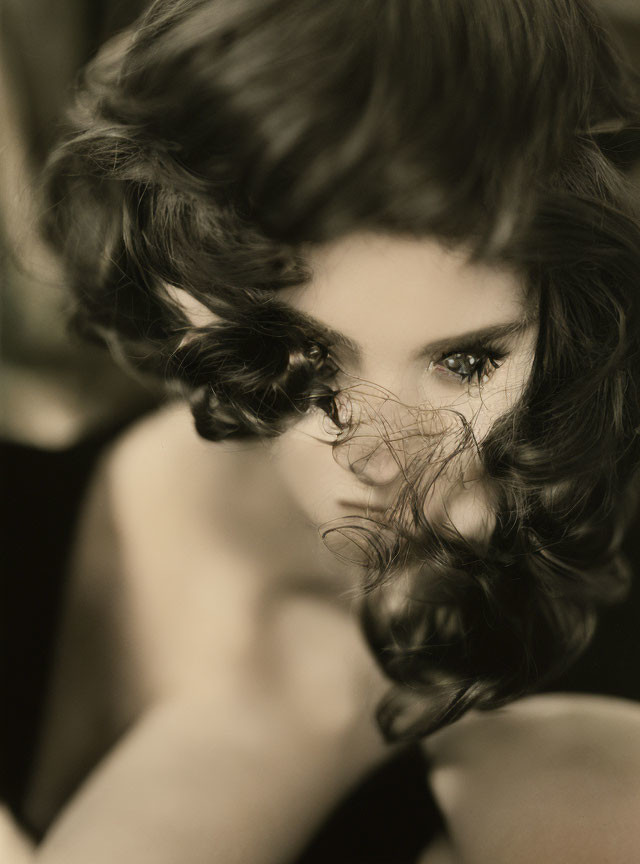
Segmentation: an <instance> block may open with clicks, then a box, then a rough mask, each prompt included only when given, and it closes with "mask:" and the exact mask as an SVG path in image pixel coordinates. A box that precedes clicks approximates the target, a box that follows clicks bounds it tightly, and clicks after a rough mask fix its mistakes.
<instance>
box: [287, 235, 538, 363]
mask: <svg viewBox="0 0 640 864" xmlns="http://www.w3.org/2000/svg"><path fill="white" fill-rule="evenodd" d="M308 260H309V263H310V265H311V270H312V274H313V275H312V278H311V281H310V282H309V283H308V284H306V285H304V286H301V287H299V288H292V289H285V290H283V291H282V292H279V296H280V297H282V299H283V300H285V301H286V302H288V303H289V304H291V305H292V306H294V307H295V308H296V309H298V310H299V311H301V312H304V313H306V314H308V315H311V316H313V317H315V318H317V319H318V320H319V321H321V322H322V323H323V324H325V325H327V326H328V327H330V328H332V329H334V330H336V331H338V332H340V333H341V334H343V335H344V336H346V337H348V338H350V339H351V340H352V341H354V342H355V343H357V344H358V345H360V346H361V347H362V349H363V350H364V351H365V352H366V351H367V350H368V349H369V350H384V351H387V352H393V353H399V354H401V353H406V352H410V353H411V352H413V351H415V350H417V349H418V348H420V347H421V346H423V345H425V344H428V343H430V342H436V341H440V340H442V339H443V338H447V337H448V336H450V335H451V336H455V335H456V334H462V333H465V332H469V331H472V330H480V329H483V328H485V327H491V326H494V325H496V324H502V323H507V322H513V321H518V320H521V319H522V318H523V317H524V316H525V311H526V302H525V290H524V283H523V280H522V279H521V278H520V277H519V276H518V275H516V274H515V273H513V272H512V271H509V270H507V269H506V268H505V269H500V268H497V267H490V266H488V265H483V264H479V263H475V262H474V263H471V262H469V261H468V260H467V256H466V255H465V253H464V252H463V251H461V250H453V249H450V248H448V247H445V246H443V245H442V244H440V243H438V242H437V241H435V240H432V239H423V238H414V237H401V236H393V235H379V234H354V235H349V236H347V237H343V238H340V239H339V240H336V241H333V242H331V243H328V244H324V245H319V246H315V247H312V248H311V249H310V250H309V252H308Z"/></svg>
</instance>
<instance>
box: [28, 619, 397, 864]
mask: <svg viewBox="0 0 640 864" xmlns="http://www.w3.org/2000/svg"><path fill="white" fill-rule="evenodd" d="M312 611H313V614H312ZM291 612H292V614H291V615H288V616H286V617H287V621H286V624H287V627H289V628H291V627H293V630H294V631H295V630H297V627H298V626H300V625H301V624H305V626H306V629H307V633H308V634H309V632H310V629H311V619H313V621H314V622H315V624H314V626H315V628H316V629H315V634H314V638H313V639H311V643H313V641H314V639H315V638H317V639H319V640H320V639H321V641H322V642H323V644H324V645H325V648H326V646H327V644H329V645H331V644H332V643H333V646H334V647H337V648H339V649H340V648H341V649H342V658H343V659H342V662H343V665H346V667H347V668H351V669H353V666H351V665H350V664H349V662H348V658H349V653H348V652H349V651H352V652H353V651H356V652H360V651H361V650H362V658H361V659H362V660H364V659H365V653H364V652H365V649H364V646H359V644H357V642H356V640H355V639H354V634H357V631H356V630H355V628H353V622H350V624H349V627H348V628H347V627H346V626H345V629H344V630H341V627H342V626H343V622H342V618H337V619H336V618H335V617H334V613H333V612H331V613H327V614H328V615H329V617H328V619H327V620H324V619H322V620H320V621H319V620H318V617H317V615H316V612H317V610H316V608H315V606H314V607H313V610H310V609H309V608H308V607H307V606H306V605H305V604H302V608H297V609H293V610H291ZM292 619H293V620H295V622H296V625H295V626H293V624H292ZM285 629H286V628H285V627H284V624H283V625H282V626H281V627H280V628H279V631H280V633H281V634H283V631H284V630H285ZM341 633H342V635H341ZM330 636H331V637H332V639H331V641H328V639H329V637H330ZM282 638H283V639H284V641H285V643H286V642H287V641H288V637H287V636H286V634H285V635H283V636H282ZM312 647H313V646H312V644H309V640H307V648H308V650H310V651H311V650H312ZM287 653H288V652H287ZM315 653H316V656H317V652H315ZM326 653H328V652H325V654H326ZM351 656H352V659H353V660H354V664H356V658H354V657H353V654H352V655H351ZM358 656H360V655H358ZM336 659H337V655H336V657H335V658H334V660H332V661H331V662H329V661H328V664H327V666H326V667H325V668H324V669H316V670H315V672H314V673H313V678H314V684H315V686H313V687H309V688H307V689H306V690H304V691H303V690H302V688H301V687H300V685H299V680H298V677H297V676H298V672H300V671H301V670H304V672H305V674H307V675H308V666H309V663H308V658H305V657H299V656H296V657H295V661H294V660H291V665H290V666H289V667H288V668H287V669H286V670H285V672H283V671H282V669H281V670H280V674H279V677H278V680H275V679H273V680H270V682H269V684H270V686H267V687H265V686H264V681H265V678H264V676H263V675H262V674H261V675H260V682H262V685H263V686H260V684H259V683H256V681H255V680H247V679H245V682H244V684H245V686H240V683H239V680H240V676H238V677H237V678H236V683H237V684H238V686H236V687H234V688H233V690H228V689H227V690H226V692H224V693H218V694H213V693H211V692H205V690H204V688H202V690H201V691H200V692H195V691H194V690H191V691H190V692H188V693H179V694H175V695H173V696H170V697H167V698H165V699H164V700H163V701H162V702H160V703H159V704H157V705H156V706H155V707H153V709H152V710H150V711H149V712H148V713H147V714H146V715H145V716H144V717H143V718H141V720H140V721H139V722H138V723H137V724H136V725H135V727H133V728H132V729H131V731H130V732H129V734H128V735H127V736H126V737H125V738H124V739H123V740H122V741H121V742H120V743H119V745H118V746H117V747H116V748H115V749H114V750H113V751H112V752H111V754H110V755H109V756H108V757H107V758H106V759H105V760H104V761H103V763H102V764H101V765H100V766H99V767H98V769H97V770H96V771H95V772H94V773H93V774H92V775H91V776H90V777H89V778H88V780H87V781H86V782H85V784H84V786H83V787H82V788H81V789H80V791H79V793H78V794H77V795H76V796H75V797H74V799H73V800H72V801H71V802H70V803H69V805H68V806H67V807H66V809H65V810H64V811H63V812H62V814H61V815H60V817H59V818H58V819H57V820H56V822H55V823H54V825H53V827H52V829H51V831H50V832H49V834H48V835H47V837H46V838H45V840H44V843H43V844H42V845H41V847H40V848H39V849H38V851H37V853H36V856H35V860H36V861H37V862H38V864H86V862H87V861H91V864H113V862H114V861H117V862H118V864H175V862H176V861H180V862H181V864H212V862H218V861H220V862H222V864H234V862H238V864H240V862H242V864H281V862H282V861H284V860H287V859H288V858H289V857H290V856H292V855H294V854H295V852H296V851H297V850H298V848H300V847H301V846H302V845H303V844H304V842H305V841H306V839H307V838H308V836H309V835H310V833H311V831H312V830H313V829H314V827H315V826H316V825H317V824H318V822H319V821H320V820H321V819H322V818H323V816H324V815H325V814H326V813H327V812H328V810H329V809H330V808H331V806H332V805H333V804H334V803H335V802H336V800H337V799H338V798H339V797H340V796H341V795H342V794H344V793H345V792H346V791H347V790H348V788H349V787H350V786H351V785H352V784H353V783H354V782H356V781H357V780H358V778H359V777H360V776H361V775H362V774H363V773H364V772H365V771H366V770H367V769H368V768H369V767H371V766H372V765H373V764H374V763H375V761H377V760H380V759H381V758H384V756H385V755H386V753H387V748H386V747H385V746H384V745H383V744H382V742H381V741H380V738H379V734H378V732H377V730H376V729H375V728H374V725H373V721H372V720H371V711H370V706H369V705H368V704H367V706H366V711H363V710H362V705H361V704H358V703H357V702H356V701H354V692H355V688H353V687H345V688H344V698H341V699H339V700H337V702H336V699H335V694H333V697H334V698H333V706H334V707H333V708H332V709H331V710H330V711H327V702H328V699H327V696H328V693H327V691H326V690H325V689H324V687H323V681H322V680H321V679H322V678H323V677H324V678H325V680H326V681H327V682H329V681H333V682H336V681H339V679H340V675H339V674H338V670H337V669H336V667H335V660H336ZM366 660H367V670H369V667H370V661H369V659H368V657H367V658H366ZM345 661H346V662H345ZM298 664H299V665H298ZM356 665H357V664H356ZM367 674H369V672H368V671H367Z"/></svg>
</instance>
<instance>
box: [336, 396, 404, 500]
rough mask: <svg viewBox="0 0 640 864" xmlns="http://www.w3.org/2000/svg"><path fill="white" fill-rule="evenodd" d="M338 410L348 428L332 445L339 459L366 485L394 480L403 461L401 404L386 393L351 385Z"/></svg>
mask: <svg viewBox="0 0 640 864" xmlns="http://www.w3.org/2000/svg"><path fill="white" fill-rule="evenodd" d="M340 411H341V417H342V420H343V422H346V423H347V424H348V426H349V431H348V434H347V435H346V437H345V438H344V439H343V440H342V441H340V442H339V443H337V444H336V445H335V447H334V457H335V458H336V460H337V461H338V463H339V464H340V465H341V466H342V467H343V468H345V469H346V470H348V471H349V472H351V473H352V474H355V476H356V477H357V478H358V480H359V481H360V482H361V483H364V484H365V485H367V486H389V485H391V484H392V483H394V482H395V481H396V480H397V479H398V477H399V476H400V475H401V474H402V472H403V469H404V462H405V452H404V451H405V442H406V432H407V428H406V417H404V416H403V415H404V413H405V412H404V411H403V410H402V407H401V406H400V405H399V404H398V403H394V402H392V401H391V400H389V399H388V398H387V397H386V395H385V394H383V396H382V397H380V396H379V395H378V394H377V393H376V392H358V391H357V390H355V389H354V390H352V391H351V393H349V394H342V401H341V404H340ZM403 427H404V428H403Z"/></svg>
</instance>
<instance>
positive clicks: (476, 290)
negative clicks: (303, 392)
mask: <svg viewBox="0 0 640 864" xmlns="http://www.w3.org/2000/svg"><path fill="white" fill-rule="evenodd" d="M309 258H310V263H311V267H312V270H313V277H312V280H311V282H309V283H308V284H306V285H304V286H302V287H299V288H293V289H285V290H283V291H281V292H279V294H278V296H279V298H281V299H283V300H284V301H285V302H286V303H288V304H289V305H291V306H292V307H294V308H295V309H296V310H298V311H299V312H301V313H303V314H304V315H306V316H308V317H309V318H311V319H313V322H314V323H316V324H319V325H320V326H321V327H323V328H325V329H326V330H330V331H331V333H332V335H333V339H334V344H335V348H334V349H333V356H334V358H335V360H336V362H337V365H338V366H339V368H340V373H339V374H338V377H337V379H336V382H335V386H336V387H337V388H340V389H341V390H342V392H343V394H344V396H343V397H341V399H339V404H340V402H341V401H342V402H343V411H344V412H345V418H346V417H348V416H351V417H352V418H356V419H357V421H358V422H357V424H356V426H355V428H354V429H353V432H352V436H351V437H350V440H348V441H347V442H345V443H341V444H338V445H337V446H336V447H335V448H334V447H331V446H328V445H329V444H335V443H336V442H337V441H339V440H340V439H339V436H340V430H339V429H338V428H337V427H336V426H334V425H333V424H332V423H331V421H330V420H329V418H328V417H327V415H326V414H325V413H324V412H322V411H321V410H320V409H314V410H312V411H310V412H309V413H308V414H306V415H305V416H304V417H302V418H301V419H300V420H299V421H298V422H296V423H295V424H294V425H292V426H291V427H290V428H289V429H288V430H287V431H286V432H285V433H284V434H282V435H281V436H280V437H279V438H277V439H275V440H274V441H273V442H271V443H270V444H269V446H270V447H271V448H272V453H273V459H274V462H275V464H276V466H277V468H278V471H279V474H280V476H281V478H282V479H283V480H284V483H285V485H286V487H287V489H288V491H289V493H290V494H291V495H292V497H293V499H294V501H295V503H296V505H297V506H298V507H299V509H300V510H301V511H302V513H303V514H304V516H305V517H306V518H307V519H308V520H309V521H310V522H311V523H313V524H314V525H316V526H321V525H325V524H326V523H329V522H331V521H332V520H335V519H339V518H344V517H346V516H350V515H360V516H362V515H367V514H368V515H370V516H372V517H375V516H376V514H378V513H379V511H381V510H384V509H386V508H387V507H388V506H389V505H391V504H392V503H393V500H394V498H395V496H396V494H397V492H398V490H399V487H400V485H401V484H402V481H403V474H404V472H405V471H406V470H407V469H408V466H409V464H411V463H412V460H414V462H415V459H416V458H420V454H423V455H424V454H425V453H427V452H428V453H429V454H430V456H427V457H425V458H427V459H429V458H430V459H431V460H432V462H433V464H434V465H436V464H437V462H438V458H439V457H442V456H444V455H446V452H445V451H447V450H449V451H450V450H451V449H453V447H454V446H455V443H454V442H456V441H458V442H459V440H460V437H459V434H460V431H461V430H462V429H463V428H464V423H463V422H462V421H461V419H460V418H461V417H464V419H465V420H466V421H468V423H469V424H470V426H471V428H472V429H473V433H474V436H475V439H476V441H478V442H480V441H482V439H483V437H484V436H485V435H486V434H487V432H488V430H489V429H490V427H491V425H492V424H493V422H494V421H495V420H496V419H497V418H498V417H500V415H502V414H504V412H505V411H507V410H508V409H509V408H510V407H511V406H512V405H513V404H514V403H515V402H516V401H517V399H518V397H519V396H520V395H521V393H522V391H523V388H524V385H525V383H526V380H527V377H528V375H529V372H530V369H531V363H532V358H533V350H534V344H535V339H536V334H537V325H536V322H535V313H534V312H533V311H532V309H531V303H530V302H529V301H528V300H527V299H526V297H525V290H524V285H523V284H522V281H521V279H520V278H519V277H518V276H516V275H514V274H513V273H512V272H510V271H507V270H500V269H497V268H493V267H488V266H484V265H480V264H469V263H468V262H467V261H466V259H465V256H464V254H463V253H462V252H459V251H452V250H450V249H448V248H445V247H443V246H442V245H440V244H439V243H437V242H435V241H432V240H424V239H416V238H405V237H398V236H387V235H378V234H368V233H367V234H357V235H356V234H354V235H350V236H348V237H345V238H341V239H339V240H337V241H334V242H332V243H329V244H326V245H322V246H317V247H314V248H313V249H312V251H311V252H310V255H309ZM418 409H420V410H418ZM385 440H386V443H385ZM436 441H439V442H440V444H439V445H436V446H434V445H433V442H436ZM451 464H454V463H453V462H452V463H451ZM457 464H458V472H457V474H456V475H455V480H454V479H453V475H452V473H451V471H450V470H449V469H447V470H446V471H445V472H444V473H443V474H442V476H441V478H440V480H438V481H437V483H436V484H434V487H433V493H434V496H435V497H433V496H432V503H431V505H430V506H431V507H432V509H433V512H432V513H430V514H428V515H430V516H433V515H434V513H435V512H436V511H438V512H439V513H440V514H442V513H443V512H445V510H446V513H447V515H448V517H449V518H451V519H452V521H453V522H454V524H455V525H456V527H457V528H458V529H461V530H464V529H465V525H467V523H470V524H473V520H474V518H477V514H476V516H475V517H474V516H473V515H472V514H471V511H472V510H473V506H472V505H473V501H474V498H475V499H476V503H477V500H479V499H478V494H477V488H475V487H478V485H479V484H477V483H476V484H474V483H473V482H472V481H473V479H474V472H475V474H476V477H477V476H478V473H477V457H475V456H474V448H473V447H471V448H467V450H466V451H465V454H464V455H463V456H462V457H458V460H457ZM460 466H464V467H463V468H460ZM462 492H464V493H465V494H464V495H461V493H462ZM463 500H464V505H462V504H461V502H463ZM476 509H477V508H476ZM467 527H468V525H467Z"/></svg>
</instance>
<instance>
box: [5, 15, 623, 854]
mask: <svg viewBox="0 0 640 864" xmlns="http://www.w3.org/2000/svg"><path fill="white" fill-rule="evenodd" d="M595 4H596V5H598V6H600V7H601V9H602V10H603V12H604V13H605V15H606V17H607V20H608V21H609V24H610V26H611V27H612V28H613V30H615V31H616V33H617V34H618V37H619V39H620V41H621V44H622V46H623V50H624V52H625V53H626V55H627V57H628V59H629V61H630V62H631V63H632V64H634V65H635V66H636V67H637V68H638V71H639V72H640V0H595ZM145 5H146V3H145V0H0V292H1V295H0V299H1V306H0V328H1V329H0V338H1V350H2V368H1V372H0V374H1V378H0V440H1V444H0V458H1V464H0V471H1V478H2V492H3V501H4V508H3V516H2V519H1V520H0V524H1V526H2V541H1V542H2V547H1V548H2V560H3V568H2V583H1V584H2V595H1V596H2V601H1V603H0V609H1V618H2V620H1V622H0V623H1V626H2V637H1V639H2V645H3V648H2V659H1V663H2V676H3V677H2V681H1V682H0V683H1V685H2V686H3V690H2V693H3V694H9V701H8V702H7V701H5V698H4V696H3V702H4V704H5V706H6V705H9V706H10V707H9V710H3V711H2V712H0V713H1V714H2V723H3V724H4V725H5V728H4V729H2V730H0V733H1V734H2V741H3V742H10V745H9V746H4V745H3V746H2V756H3V760H4V764H3V765H2V768H1V770H0V777H1V778H2V789H0V793H1V794H3V795H4V797H5V798H8V799H9V800H10V801H13V802H18V801H19V800H20V796H21V793H22V789H23V784H24V781H25V778H26V776H27V775H28V768H29V759H30V753H31V751H32V748H33V741H34V737H35V735H36V733H37V726H38V717H39V711H40V709H41V705H42V694H43V692H44V691H45V685H46V681H47V675H48V671H49V662H50V656H51V648H52V645H53V641H54V634H55V622H56V615H57V610H58V606H59V602H60V596H61V590H62V586H63V578H64V570H65V555H66V550H67V548H68V546H69V543H70V538H71V535H72V531H73V525H74V520H75V517H76V514H77V510H78V507H79V502H80V500H81V496H82V491H83V489H84V487H85V484H86V482H87V479H88V477H89V475H90V473H91V469H92V467H93V465H94V463H95V460H96V458H97V457H98V455H99V453H100V452H101V450H102V448H103V447H104V446H105V444H106V443H107V442H108V441H109V440H111V439H112V438H113V437H114V436H115V435H116V434H117V433H118V432H119V431H120V430H121V429H122V428H124V426H125V425H126V424H127V423H129V422H130V421H131V420H132V419H133V418H134V417H136V416H137V415H139V414H141V413H143V412H145V411H147V410H149V409H150V408H152V407H153V406H154V405H155V404H156V403H157V401H158V399H159V392H158V391H157V390H154V389H153V387H152V386H151V385H143V384H141V383H140V382H134V381H133V380H131V379H130V378H128V377H127V376H126V375H125V374H124V373H123V372H121V371H120V369H119V368H118V367H117V366H116V365H115V363H114V362H113V361H112V360H111V358H110V357H109V355H108V354H107V353H106V352H103V351H102V350H100V349H97V348H93V347H90V346H88V345H85V344H83V343H82V342H81V341H80V340H79V339H78V338H77V337H75V336H74V335H72V334H71V333H70V332H69V330H68V328H67V326H66V318H67V310H68V305H69V302H68V298H67V295H66V291H65V281H64V275H63V273H62V271H61V268H60V266H59V263H58V262H57V261H56V258H55V256H54V255H53V254H52V253H51V251H50V250H48V249H46V248H45V246H44V245H43V243H42V242H41V240H40V239H39V237H38V229H37V214H38V204H37V188H38V177H39V174H40V171H41V168H42V166H43V163H44V161H45V159H46V156H47V153H48V151H49V149H50V147H51V146H52V144H53V142H54V141H55V139H56V135H57V134H58V128H59V121H60V118H61V116H62V114H63V111H64V107H65V104H66V102H67V100H68V98H69V95H70V93H71V92H72V90H73V86H74V80H75V78H76V76H77V73H78V70H79V69H80V68H81V67H82V66H83V65H84V64H85V63H86V62H87V61H88V60H89V59H90V58H91V56H92V55H93V54H94V53H95V52H96V50H97V49H98V47H99V46H100V45H101V44H102V43H103V42H104V41H105V40H106V39H107V38H109V36H111V35H113V34H114V33H116V32H118V31H119V30H121V29H122V28H124V27H126V26H127V25H128V24H129V23H131V21H132V20H133V19H134V18H135V17H137V15H138V13H139V12H140V11H141V9H142V8H143V7H144V6H145ZM639 279H640V274H639ZM639 529H640V522H636V524H635V526H634V528H633V529H632V530H631V531H630V532H629V536H628V538H627V541H626V544H627V551H628V554H629V557H630V560H631V563H632V566H633V568H634V570H635V571H636V572H637V571H640V530H639ZM637 581H638V580H636V586H635V588H634V590H633V592H632V595H631V597H630V599H629V601H628V602H627V603H626V604H624V605H621V606H619V607H616V608H614V609H611V610H608V611H607V612H605V613H604V614H603V616H602V621H601V625H600V627H599V630H598V633H597V635H596V638H595V640H594V642H593V644H592V646H591V648H590V649H589V651H588V652H587V653H586V655H585V656H584V657H583V658H582V660H581V661H580V662H579V663H578V664H577V666H576V667H574V669H573V670H571V672H570V673H569V674H567V675H566V676H565V677H564V678H563V679H562V680H561V681H559V682H557V684H556V685H555V686H554V688H553V689H558V690H584V691H589V692H600V693H610V694H613V695H618V696H623V697H627V698H631V699H636V700H640V626H639V625H640V588H639V586H638V584H637ZM403 782H404V783H405V786H406V778H405V780H403ZM416 782H418V781H416ZM420 782H422V781H420ZM371 794H373V795H374V796H375V792H374V793H371ZM386 807H387V809H386V812H385V817H384V818H385V819H386V820H388V818H389V813H388V803H387V805H386ZM372 808H374V805H373V804H372V803H371V799H369V803H368V804H367V807H366V808H365V809H366V814H367V816H368V819H369V820H371V818H372V817H373V818H374V819H375V808H374V809H372ZM356 809H357V808H356ZM361 809H362V808H361ZM362 812H364V810H363V811H362ZM356 818H357V813H356V812H355V811H350V815H349V819H356ZM407 818H409V821H407V825H409V824H410V816H409V817H405V821H406V819H407ZM318 848H320V847H318ZM378 851H379V850H378ZM311 860H312V858H309V861H311ZM313 860H315V859H313ZM318 860H320V859H318ZM325 860H330V859H328V858H325Z"/></svg>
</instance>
